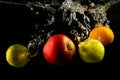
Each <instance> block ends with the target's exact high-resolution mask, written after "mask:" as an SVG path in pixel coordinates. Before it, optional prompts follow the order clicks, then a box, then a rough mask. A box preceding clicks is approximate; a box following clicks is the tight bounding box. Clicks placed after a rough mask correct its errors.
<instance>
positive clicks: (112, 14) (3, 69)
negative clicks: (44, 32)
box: [0, 3, 120, 80]
mask: <svg viewBox="0 0 120 80" xmlns="http://www.w3.org/2000/svg"><path fill="white" fill-rule="evenodd" d="M107 17H108V19H109V20H110V28H111V29H112V30H113V32H114V35H115V39H114V42H113V43H112V44H110V45H108V46H105V50H106V52H105V57H104V60H103V61H101V62H100V63H95V64H87V63H84V62H83V61H81V59H80V58H79V56H78V54H76V55H75V57H74V58H73V60H72V62H71V63H70V64H67V65H63V66H52V65H50V64H48V63H47V62H46V61H45V60H44V58H43V55H42V49H41V50H40V52H39V54H38V55H37V56H36V57H35V58H33V59H32V60H31V61H30V62H29V63H28V64H27V65H26V66H25V67H24V68H14V67H11V66H10V65H8V63H7V62H6V58H5V57H6V55H5V53H6V50H7V48H8V47H9V46H10V45H12V44H14V43H21V44H24V45H26V46H27V44H28V41H29V40H30V36H31V34H32V33H33V29H34V27H33V22H34V19H33V15H32V14H31V13H30V11H29V10H28V8H26V7H25V6H16V5H10V4H3V3H1V4H0V80H3V79H6V78H7V79H6V80H8V79H9V80H19V79H20V80H23V79H31V80H35V79H36V78H38V79H42V78H44V79H45V78H50V79H60V78H64V77H66V76H67V78H69V77H72V76H73V75H76V77H77V75H78V76H79V77H78V78H81V79H82V78H83V76H88V75H91V78H94V75H98V77H99V76H101V77H102V76H106V75H108V73H109V74H117V72H118V71H119V63H120V62H119V61H120V60H119V59H120V58H119V54H120V51H119V50H120V43H119V41H120V37H119V36H120V31H119V27H120V5H119V4H116V5H114V6H112V7H111V8H110V9H109V10H108V11H107ZM43 76H44V77H43ZM76 77H75V78H76ZM107 77H109V75H108V76H107Z"/></svg>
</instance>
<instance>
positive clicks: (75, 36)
mask: <svg viewBox="0 0 120 80" xmlns="http://www.w3.org/2000/svg"><path fill="white" fill-rule="evenodd" d="M70 34H72V35H73V36H74V38H75V41H77V43H78V44H79V43H80V40H79V39H78V36H77V35H76V34H74V33H72V32H71V33H70Z"/></svg>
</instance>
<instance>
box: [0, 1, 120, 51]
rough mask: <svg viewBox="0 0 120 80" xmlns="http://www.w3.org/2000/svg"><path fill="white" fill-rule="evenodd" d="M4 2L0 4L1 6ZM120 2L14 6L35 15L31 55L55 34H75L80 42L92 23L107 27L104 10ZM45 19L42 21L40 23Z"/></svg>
mask: <svg viewBox="0 0 120 80" xmlns="http://www.w3.org/2000/svg"><path fill="white" fill-rule="evenodd" d="M2 2H3V1H0V3H2ZM118 2H120V0H99V1H98V2H97V0H64V1H59V0H50V1H49V0H44V2H38V1H37V2H27V3H26V4H22V3H13V2H4V3H9V4H16V5H25V6H26V7H28V8H29V9H30V11H31V12H32V13H33V14H34V15H35V16H38V18H39V19H38V21H37V22H36V24H35V25H34V26H35V29H36V32H35V33H34V34H32V35H31V38H32V39H31V40H30V41H29V42H28V49H29V50H30V52H31V53H34V52H36V51H38V50H39V48H40V47H42V46H43V45H44V43H45V42H46V40H47V39H48V38H50V37H51V36H52V35H53V34H55V33H57V32H58V33H60V32H63V31H64V29H65V31H66V32H65V33H66V34H71V33H72V34H75V35H77V36H78V38H79V40H80V41H83V40H85V39H87V38H88V35H89V32H90V31H91V29H92V28H93V27H94V26H95V24H101V25H109V23H110V21H109V20H108V19H107V14H106V11H107V10H108V9H109V8H110V7H111V6H112V5H114V4H116V3H118ZM43 19H44V20H43Z"/></svg>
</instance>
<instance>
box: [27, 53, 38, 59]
mask: <svg viewBox="0 0 120 80" xmlns="http://www.w3.org/2000/svg"><path fill="white" fill-rule="evenodd" d="M37 54H38V51H37V52H36V53H35V54H33V55H32V54H31V55H29V56H28V58H33V57H35V56H36V55H37Z"/></svg>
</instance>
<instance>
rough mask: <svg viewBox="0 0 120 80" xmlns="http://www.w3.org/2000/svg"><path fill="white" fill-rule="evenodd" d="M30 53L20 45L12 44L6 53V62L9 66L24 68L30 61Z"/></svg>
mask: <svg viewBox="0 0 120 80" xmlns="http://www.w3.org/2000/svg"><path fill="white" fill-rule="evenodd" d="M30 55H31V53H30V52H29V50H28V49H27V47H25V46H24V45H21V44H13V45H11V46H10V47H9V48H8V49H7V51H6V60H7V62H8V63H9V65H11V66H13V67H16V68H21V67H24V66H25V65H26V64H27V63H28V62H29V61H30V58H29V57H30Z"/></svg>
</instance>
